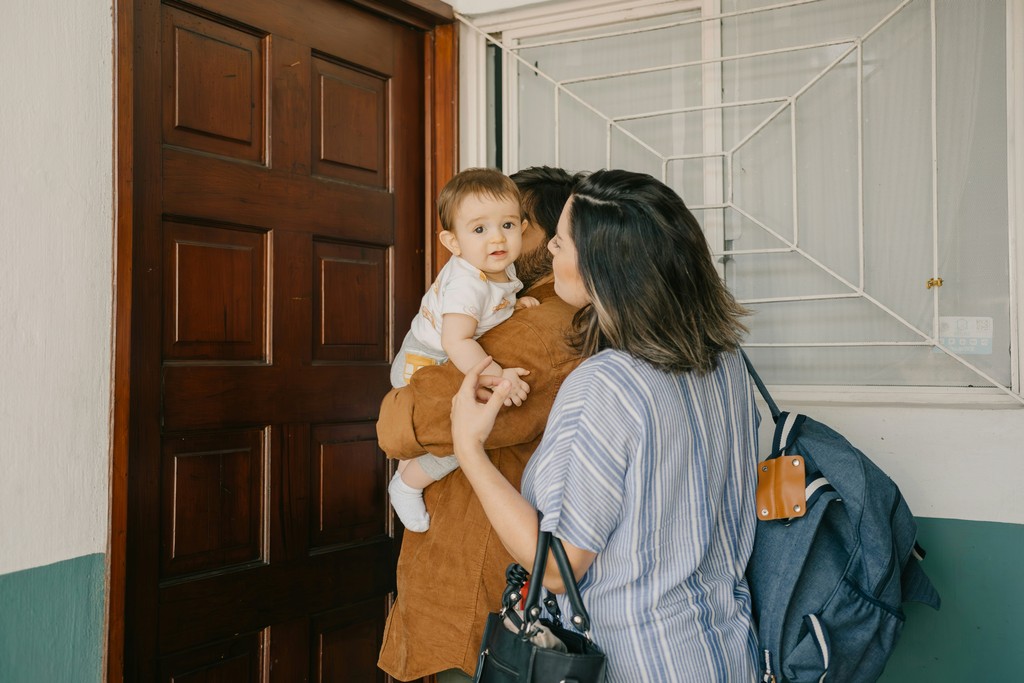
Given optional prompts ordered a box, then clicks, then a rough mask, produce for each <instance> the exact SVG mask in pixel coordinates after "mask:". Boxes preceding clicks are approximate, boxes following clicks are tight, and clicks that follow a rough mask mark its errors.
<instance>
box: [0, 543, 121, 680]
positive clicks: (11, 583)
mask: <svg viewBox="0 0 1024 683" xmlns="http://www.w3.org/2000/svg"><path fill="white" fill-rule="evenodd" d="M104 571H105V562H104V555H103V554H102V553H98V554H95V555H85V556H83V557H76V558H73V559H70V560H66V561H64V562H57V563H56V564H50V565H46V566H45V567H34V568H32V569H26V570H23V571H19V572H14V573H12V574H4V575H3V576H0V681H3V682H4V683H99V682H100V679H101V677H102V675H103V586H104Z"/></svg>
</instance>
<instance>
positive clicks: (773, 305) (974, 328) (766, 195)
mask: <svg viewBox="0 0 1024 683" xmlns="http://www.w3.org/2000/svg"><path fill="white" fill-rule="evenodd" d="M1021 4H1022V0H986V1H985V2H977V3H976V2H963V1H962V0H858V1H857V2H851V1H850V0H790V1H788V2H775V3H772V2H757V1H756V0H691V1H680V0H675V1H664V0H637V1H634V2H586V3H583V2H569V3H562V4H558V5H547V6H543V7H542V8H541V9H529V8H528V9H525V10H520V11H517V12H510V13H504V14H501V15H494V16H491V17H484V18H477V19H469V18H466V17H462V16H460V17H459V19H460V21H462V22H463V24H464V25H465V27H466V28H465V29H464V32H463V33H464V41H463V44H464V50H465V52H464V54H463V64H464V69H465V70H464V72H463V82H464V84H466V86H464V87H465V90H464V92H465V91H468V92H474V93H477V95H478V97H480V99H478V100H472V99H467V100H465V101H464V102H463V126H464V128H466V129H467V130H468V131H469V133H470V136H469V137H468V139H467V140H466V142H467V143H468V144H466V145H465V149H466V155H467V158H466V161H465V162H466V163H491V164H493V163H495V161H496V160H497V159H498V156H499V153H500V161H501V164H502V165H503V167H504V168H505V169H506V170H507V171H512V170H515V169H518V168H522V167H525V166H529V165H535V164H551V165H559V166H563V167H565V168H568V169H570V170H591V169H596V168H602V167H619V168H630V169H633V170H638V171H645V172H648V173H651V174H652V175H655V176H656V177H659V178H661V179H662V180H664V181H665V182H666V183H667V184H669V185H670V186H672V187H673V188H674V189H676V190H677V191H678V192H679V193H680V195H681V196H682V197H683V198H684V199H685V200H686V201H687V204H688V205H689V206H690V208H691V209H692V210H693V211H694V213H695V214H696V215H697V218H698V219H699V220H700V221H701V224H702V225H703V227H704V229H705V231H706V234H707V235H708V239H709V242H710V243H711V245H712V249H713V250H714V251H715V254H716V257H717V258H718V259H719V263H720V267H721V272H722V274H723V276H724V277H725V278H726V280H727V282H728V283H729V286H730V287H731V288H732V289H733V291H734V292H735V293H736V294H737V296H738V298H739V299H740V300H741V301H743V302H744V303H745V304H746V305H747V306H748V307H749V308H751V309H752V310H754V312H755V315H753V316H752V317H751V318H750V319H749V323H750V327H751V335H750V339H749V343H748V348H749V349H750V352H751V355H752V356H753V357H754V359H755V362H757V363H758V365H759V367H760V368H762V374H764V375H766V377H767V379H768V381H769V382H771V383H774V384H776V385H778V384H784V385H804V386H818V387H826V388H827V389H826V390H828V391H837V392H839V393H840V394H842V393H845V392H848V391H849V389H845V390H844V389H840V388H839V387H857V389H856V390H857V391H858V392H859V393H861V394H863V393H864V392H866V391H867V392H870V391H872V389H871V388H870V387H875V386H881V387H886V388H885V389H882V390H881V391H883V392H885V393H887V394H888V395H895V396H902V397H911V396H912V395H917V396H921V395H923V396H925V397H926V398H925V399H924V400H928V401H930V402H931V401H940V402H941V401H943V400H944V399H943V398H942V396H943V395H944V396H945V397H946V398H945V400H946V401H972V400H981V401H991V400H994V399H993V398H992V397H993V395H994V394H993V392H995V395H1004V400H1009V401H1012V402H1019V403H1024V398H1022V395H1021V388H1020V378H1019V370H1018V361H1017V355H1018V353H1017V349H1018V347H1019V332H1018V330H1017V316H1018V302H1017V295H1018V292H1017V288H1018V285H1017V282H1016V279H1015V267H1016V266H1017V261H1018V259H1019V255H1018V254H1017V253H1016V246H1015V245H1016V240H1015V220H1014V218H1015V216H1014V215H1013V213H1012V212H1013V211H1017V212H1020V211H1021V208H1020V207H1019V206H1017V205H1015V204H1014V191H1013V188H1014V187H1016V184H1018V183H1019V180H1017V176H1016V175H1015V174H1014V171H1015V170H1016V167H1015V162H1017V163H1019V162H1018V160H1019V158H1020V157H1021V155H1022V153H1021V149H1024V143H1022V142H1021V141H1020V140H1017V137H1016V136H1015V135H1014V129H1015V125H1014V124H1015V121H1016V120H1017V119H1018V118H1019V109H1020V105H1019V101H1020V98H1021V97H1022V90H1024V85H1022V84H1021V81H1022V80H1024V79H1021V78H1020V77H1019V69H1020V66H1016V67H1015V66H1014V64H1015V63H1016V62H1015V61H1014V60H1015V59H1017V60H1019V59H1020V57H1019V56H1017V57H1014V55H1015V54H1017V53H1019V51H1020V49H1021V47H1020V45H1019V43H1020V42H1022V39H1021V36H1020V34H1021V30H1020V29H1014V28H1013V24H1012V23H1011V24H1010V25H1009V28H1007V23H1006V22H1007V21H1008V19H1012V17H1014V16H1019V15H1020V13H1021ZM1014 13H1017V14H1014ZM485 45H491V46H494V47H493V48H492V50H493V51H494V52H495V55H496V56H497V58H498V59H499V64H500V68H501V71H500V74H501V77H500V78H493V79H491V80H490V81H489V80H488V79H489V76H490V73H489V71H488V69H487V68H486V64H487V57H486V55H485V54H484V52H485V50H484V46H485ZM1015 50H1016V51H1017V52H1015ZM1008 64H1009V66H1008ZM1014 69H1017V70H1018V76H1017V78H1014V76H1013V73H1014ZM488 82H490V86H489V85H488ZM488 93H489V94H490V95H488ZM488 96H490V97H491V98H492V99H491V100H487V99H486V98H487V97H488ZM1015 103H1018V104H1017V106H1015ZM488 104H490V105H491V109H492V111H493V113H494V116H493V118H492V119H491V122H490V123H488V122H487V120H486V117H484V116H482V114H483V112H486V111H487V107H488ZM495 123H500V130H501V131H502V135H501V139H500V140H499V139H497V138H496V137H495V136H494V134H493V131H494V130H496V129H497V127H498V126H497V125H494V124H495ZM1018 130H1019V129H1018ZM488 132H490V137H488ZM1017 174H1018V175H1019V174H1020V171H1019V170H1017ZM1008 255H1009V256H1008ZM977 387H989V389H980V388H977ZM950 388H959V389H958V390H956V391H951V390H950ZM967 388H970V390H969V391H964V389H967ZM976 388H977V389H976ZM979 396H980V398H979Z"/></svg>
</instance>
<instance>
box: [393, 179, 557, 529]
mask: <svg viewBox="0 0 1024 683" xmlns="http://www.w3.org/2000/svg"><path fill="white" fill-rule="evenodd" d="M437 209H438V213H439V214H440V218H441V228H442V230H441V232H440V234H439V235H438V237H439V238H440V240H441V244H443V245H444V246H445V247H446V248H447V249H448V251H450V252H451V253H452V257H451V259H450V260H449V261H448V263H447V264H445V266H444V267H443V268H442V269H441V272H440V273H438V275H437V279H436V280H434V283H433V284H432V285H431V286H430V289H428V290H427V293H426V294H424V295H423V300H422V301H421V302H420V312H419V314H417V315H416V317H415V318H414V319H413V321H412V327H411V329H410V330H409V333H408V334H407V335H406V336H405V340H404V341H403V342H402V348H401V350H400V351H399V352H398V355H397V356H395V361H394V363H393V364H392V366H391V384H392V385H393V386H395V387H402V386H405V385H406V384H407V383H408V381H409V378H410V377H411V376H412V374H413V373H414V372H416V371H417V370H418V369H420V368H422V367H426V366H428V365H440V364H441V363H444V362H445V361H446V360H451V362H452V363H454V364H455V366H456V367H457V368H458V369H459V370H461V371H462V372H466V371H467V370H469V369H470V368H472V367H473V366H475V365H476V364H477V363H479V362H480V361H481V360H483V359H484V357H485V356H486V355H487V353H486V352H485V351H484V350H483V348H482V347H481V346H480V344H478V343H477V341H476V339H477V338H478V337H479V336H480V335H482V334H483V333H484V332H486V331H487V330H489V329H491V328H492V327H494V326H495V325H497V324H498V323H501V322H504V321H505V320H508V318H509V316H511V315H512V310H513V309H514V308H517V307H518V308H521V307H529V306H536V305H537V304H538V301H537V300H536V299H534V298H533V297H521V298H520V299H519V301H518V303H517V302H516V293H517V292H519V290H521V289H522V288H523V283H522V282H520V281H519V279H518V278H517V277H516V270H515V266H514V265H513V262H514V261H515V260H516V258H518V257H519V253H520V251H521V250H522V235H523V220H522V211H521V209H520V205H519V189H518V188H517V187H516V184H515V183H514V182H512V180H511V179H510V178H509V177H508V176H506V175H504V174H503V173H501V172H499V171H497V170H494V169H489V168H471V169H467V170H465V171H462V172H461V173H459V174H458V175H456V176H455V177H454V178H452V179H451V180H450V181H448V183H447V184H446V185H445V186H444V188H443V189H442V190H441V194H440V195H439V196H438V200H437ZM484 374H490V375H501V376H503V377H505V378H507V379H508V380H509V381H511V383H512V394H511V395H510V396H509V399H508V400H507V401H506V402H505V403H506V405H511V404H513V403H514V404H515V405H517V406H518V405H522V403H523V401H524V400H526V395H527V393H529V391H530V387H529V386H528V385H527V384H526V382H524V381H523V380H522V377H523V376H524V375H527V374H529V372H528V371H527V370H524V369H523V368H504V369H503V368H502V367H501V366H499V365H498V364H497V363H493V362H492V363H491V364H490V366H489V367H488V368H487V370H485V371H484ZM457 467H458V462H457V461H456V459H455V456H453V455H449V456H445V457H437V456H434V455H430V454H425V455H421V456H419V457H417V458H413V459H411V460H403V461H401V462H400V463H399V465H398V472H396V473H395V476H394V477H393V478H392V479H391V483H390V484H389V485H388V493H389V494H390V495H391V504H392V506H394V508H395V512H396V513H397V514H398V517H399V519H401V520H402V524H404V525H405V528H406V529H408V530H410V531H426V530H427V529H428V528H429V527H430V515H428V514H427V509H426V507H425V506H424V504H423V489H424V488H425V487H426V486H428V485H429V484H431V483H432V482H435V481H437V480H438V479H441V478H442V477H444V476H445V475H447V474H448V473H450V472H451V471H452V470H454V469H456V468H457Z"/></svg>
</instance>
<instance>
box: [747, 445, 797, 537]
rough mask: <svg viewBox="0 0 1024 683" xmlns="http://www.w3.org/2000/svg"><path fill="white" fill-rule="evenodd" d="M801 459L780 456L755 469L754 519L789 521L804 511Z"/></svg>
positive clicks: (762, 463)
mask: <svg viewBox="0 0 1024 683" xmlns="http://www.w3.org/2000/svg"><path fill="white" fill-rule="evenodd" d="M805 477H806V474H805V472H804V459H803V458H802V457H800V456H799V455H780V456H779V457H777V458H772V459H771V460H765V461H763V462H761V463H759V464H758V466H757V518H758V519H759V520H761V521H765V520H771V519H791V518H793V517H803V516H804V513H805V512H806V511H807V498H806V494H805V491H806V483H805Z"/></svg>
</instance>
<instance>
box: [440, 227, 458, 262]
mask: <svg viewBox="0 0 1024 683" xmlns="http://www.w3.org/2000/svg"><path fill="white" fill-rule="evenodd" d="M437 237H438V239H440V240H441V244H443V245H444V247H445V249H447V250H448V251H450V252H452V254H454V255H455V256H458V255H459V254H461V253H462V250H461V249H459V239H458V238H457V237H456V236H455V233H454V232H452V231H451V230H442V231H441V232H439V233H438V234H437Z"/></svg>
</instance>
